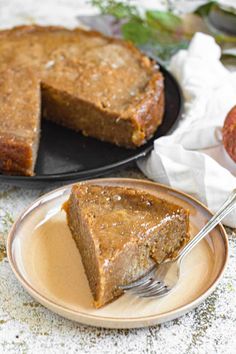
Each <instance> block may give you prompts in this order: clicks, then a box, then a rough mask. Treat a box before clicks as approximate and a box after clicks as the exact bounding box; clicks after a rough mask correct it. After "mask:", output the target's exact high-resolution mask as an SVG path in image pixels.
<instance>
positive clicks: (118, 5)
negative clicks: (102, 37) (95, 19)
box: [90, 0, 139, 19]
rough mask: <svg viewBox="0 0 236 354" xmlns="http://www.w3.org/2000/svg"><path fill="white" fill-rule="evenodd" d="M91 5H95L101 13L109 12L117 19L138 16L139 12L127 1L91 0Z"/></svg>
mask: <svg viewBox="0 0 236 354" xmlns="http://www.w3.org/2000/svg"><path fill="white" fill-rule="evenodd" d="M90 3H91V4H92V5H93V6H97V7H98V8H99V9H100V11H101V12H102V13H103V14H109V15H112V16H114V17H116V18H117V19H124V18H132V17H138V16H139V13H138V10H137V8H136V7H135V6H133V5H130V4H129V2H127V3H123V2H121V1H115V0H91V1H90Z"/></svg>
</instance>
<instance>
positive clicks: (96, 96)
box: [0, 26, 164, 174]
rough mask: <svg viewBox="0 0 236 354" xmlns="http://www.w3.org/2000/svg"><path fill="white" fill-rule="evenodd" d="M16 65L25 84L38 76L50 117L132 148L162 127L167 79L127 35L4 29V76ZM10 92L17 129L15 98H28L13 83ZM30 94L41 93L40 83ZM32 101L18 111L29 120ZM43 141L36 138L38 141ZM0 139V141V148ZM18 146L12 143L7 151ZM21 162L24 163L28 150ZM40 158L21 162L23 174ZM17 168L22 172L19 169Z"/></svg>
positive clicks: (0, 40)
mask: <svg viewBox="0 0 236 354" xmlns="http://www.w3.org/2000/svg"><path fill="white" fill-rule="evenodd" d="M15 70H17V71H19V70H22V82H23V81H25V82H27V81H28V80H29V79H30V78H31V77H33V76H34V75H35V77H37V80H38V82H39V83H40V85H41V94H42V107H43V115H44V116H45V117H46V118H47V119H50V120H53V121H55V122H56V123H59V124H62V125H64V126H66V127H69V128H72V129H74V130H77V131H82V133H83V134H84V135H88V136H92V137H95V138H98V139H100V140H105V141H108V142H111V143H114V144H117V145H120V146H124V147H127V148H134V147H137V146H140V145H142V144H144V143H145V142H146V141H147V140H148V139H150V137H151V136H152V135H153V134H154V132H155V130H156V129H157V127H158V125H160V124H161V121H162V117H163V112H164V81H163V76H162V74H161V73H160V71H159V68H158V66H157V65H156V64H155V62H153V61H152V60H150V59H149V58H148V57H146V56H145V55H144V54H142V53H141V52H140V51H139V50H138V49H137V48H135V47H134V46H133V45H132V44H131V43H128V42H125V41H123V40H120V39H114V38H109V37H106V36H103V35H102V34H100V33H98V32H94V31H85V30H82V29H75V30H68V29H65V28H63V27H52V26H49V27H40V26H20V27H16V28H13V29H10V30H5V31H0V72H2V73H3V72H4V75H5V77H6V75H7V72H9V71H12V72H13V73H14V71H15ZM12 91H14V92H13V93H14V95H13V96H14V100H13V98H12V102H10V103H8V104H9V106H11V107H12V112H11V117H10V116H9V117H10V118H9V119H12V122H13V125H14V124H15V125H14V128H15V130H16V131H18V130H19V124H18V122H16V120H14V113H13V111H14V109H15V110H16V107H15V96H16V94H18V95H19V97H18V98H19V100H24V96H23V95H24V92H23V91H21V87H20V86H19V87H18V89H17V88H16V87H15V86H14V85H13V89H12ZM31 92H32V96H34V97H35V95H36V93H35V89H34V88H31ZM0 94H1V87H0ZM37 94H38V92H37ZM10 98H11V96H10ZM33 105H34V104H33V103H32V102H31V101H30V102H29V104H28V106H24V108H21V109H18V115H19V114H21V115H22V117H23V120H24V124H26V118H24V117H25V114H27V112H32V110H33V109H34V107H33ZM27 110H28V111H27ZM32 117H33V119H34V122H33V124H34V125H37V126H38V117H37V118H36V117H35V116H34V115H33V116H32ZM4 119H5V117H4V114H0V123H1V122H3V121H4ZM3 134H4V133H3V132H2V135H1V136H3ZM16 137H17V134H16ZM0 139H1V138H0ZM2 139H5V138H4V137H3V138H2ZM5 140H6V139H5ZM37 140H38V137H35V144H34V145H37ZM1 143H2V144H3V142H1V140H0V147H1ZM5 145H6V144H5ZM12 150H14V149H13V147H12V146H9V152H11V151H12ZM29 151H30V147H29ZM32 154H33V152H32ZM0 159H1V155H0ZM10 160H12V163H10V164H9V163H8V164H7V166H8V167H7V172H11V168H10V167H9V166H13V165H15V166H17V164H16V163H15V155H12V156H9V159H8V161H10ZM20 160H22V162H23V160H24V156H23V155H22V156H21V158H20ZM34 160H35V159H32V164H31V166H28V167H29V168H27V171H26V169H25V167H24V166H23V165H24V164H23V165H22V166H19V169H18V172H19V173H25V174H29V171H30V174H32V172H33V167H34V166H33V165H34ZM25 163H26V162H25ZM4 166H6V163H5V162H3V161H0V170H2V171H6V170H5V168H4ZM24 171H25V172H24ZM12 172H13V173H17V168H15V169H14V171H13V170H12Z"/></svg>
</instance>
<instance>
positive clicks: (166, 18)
mask: <svg viewBox="0 0 236 354" xmlns="http://www.w3.org/2000/svg"><path fill="white" fill-rule="evenodd" d="M146 18H147V21H148V23H149V24H150V26H153V27H155V26H157V27H160V26H161V27H162V28H164V29H166V30H168V31H175V30H177V29H178V28H179V27H180V26H181V24H182V20H181V18H180V17H178V16H176V15H174V14H173V13H172V12H163V11H158V10H148V11H146Z"/></svg>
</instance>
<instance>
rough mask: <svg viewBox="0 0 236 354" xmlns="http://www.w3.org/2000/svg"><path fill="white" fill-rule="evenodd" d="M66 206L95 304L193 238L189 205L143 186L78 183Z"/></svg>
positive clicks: (102, 302)
mask: <svg viewBox="0 0 236 354" xmlns="http://www.w3.org/2000/svg"><path fill="white" fill-rule="evenodd" d="M64 208H65V210H66V213H67V221H68V225H69V227H70V230H71V232H72V236H73V238H74V240H75V242H76V245H77V247H78V249H79V251H80V254H81V257H82V262H83V265H84V268H85V272H86V275H87V278H88V281H89V285H90V288H91V291H92V294H93V297H94V303H95V306H96V307H101V306H103V305H105V304H106V303H109V302H110V301H112V300H114V299H115V298H117V297H118V296H120V295H121V294H122V290H121V289H120V288H119V285H124V284H128V283H129V282H132V281H134V280H136V279H138V278H139V277H141V276H142V275H144V274H145V273H146V272H147V271H149V270H150V269H151V268H152V267H153V265H154V264H155V263H160V262H162V261H163V260H164V259H166V258H169V257H172V256H174V255H175V254H176V252H178V250H179V249H180V248H181V247H182V246H183V244H184V243H186V242H187V241H188V239H189V233H188V229H189V214H188V211H187V210H185V209H183V208H182V207H179V206H177V205H175V204H172V203H170V202H167V201H165V200H162V199H159V198H157V197H155V196H154V195H152V194H149V193H146V192H143V191H140V190H138V189H132V188H124V187H109V186H106V187H102V186H97V185H91V184H87V185H86V184H80V185H75V186H73V188H72V192H71V195H70V198H69V200H68V202H67V203H66V205H65V206H64Z"/></svg>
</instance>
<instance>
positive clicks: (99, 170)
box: [0, 59, 184, 183]
mask: <svg viewBox="0 0 236 354" xmlns="http://www.w3.org/2000/svg"><path fill="white" fill-rule="evenodd" d="M152 60H155V62H156V63H157V65H158V66H159V67H160V71H161V72H162V73H163V74H164V77H165V76H166V75H167V76H168V77H169V78H170V79H171V80H172V82H173V83H174V85H175V87H176V88H177V91H178V96H179V97H178V98H179V110H178V113H177V117H176V119H175V121H174V123H173V124H172V125H171V127H170V128H169V129H168V130H167V132H166V134H164V135H162V136H166V135H168V134H169V133H170V132H171V131H172V130H173V129H174V127H175V125H176V124H178V122H179V120H180V118H181V115H182V112H183V108H184V98H183V97H184V96H183V91H182V88H181V87H180V85H179V83H178V81H177V80H176V78H175V77H174V75H173V74H172V73H171V72H170V71H169V70H168V69H166V68H165V67H164V66H163V65H162V64H160V62H159V61H158V60H156V59H152ZM156 132H157V130H156ZM156 132H155V133H156ZM155 133H154V135H155ZM152 139H153V137H152V138H151V139H150V140H148V141H147V142H146V144H147V146H146V147H145V145H146V144H144V145H143V146H141V147H140V148H142V147H143V150H142V151H140V152H139V153H137V154H136V155H133V156H131V157H127V158H125V159H123V160H121V161H118V162H113V163H111V164H109V165H103V166H100V167H95V168H91V169H88V170H82V171H74V172H62V173H51V174H45V175H44V174H41V175H37V174H35V175H33V176H20V175H6V174H1V173H0V181H2V182H5V183H8V182H9V183H14V182H15V183H27V182H29V183H37V182H42V183H45V182H48V183H50V182H52V181H55V182H56V181H58V182H60V181H73V180H76V179H80V180H83V179H85V178H86V179H88V178H94V177H96V176H97V177H98V176H100V175H101V174H105V173H109V172H110V171H112V170H115V169H119V168H120V167H121V166H127V165H128V164H130V163H132V162H135V161H137V160H138V159H140V158H142V157H145V156H146V155H147V154H148V153H149V152H150V151H151V150H152V149H153V146H154V141H155V139H153V140H152ZM134 151H135V150H134Z"/></svg>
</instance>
